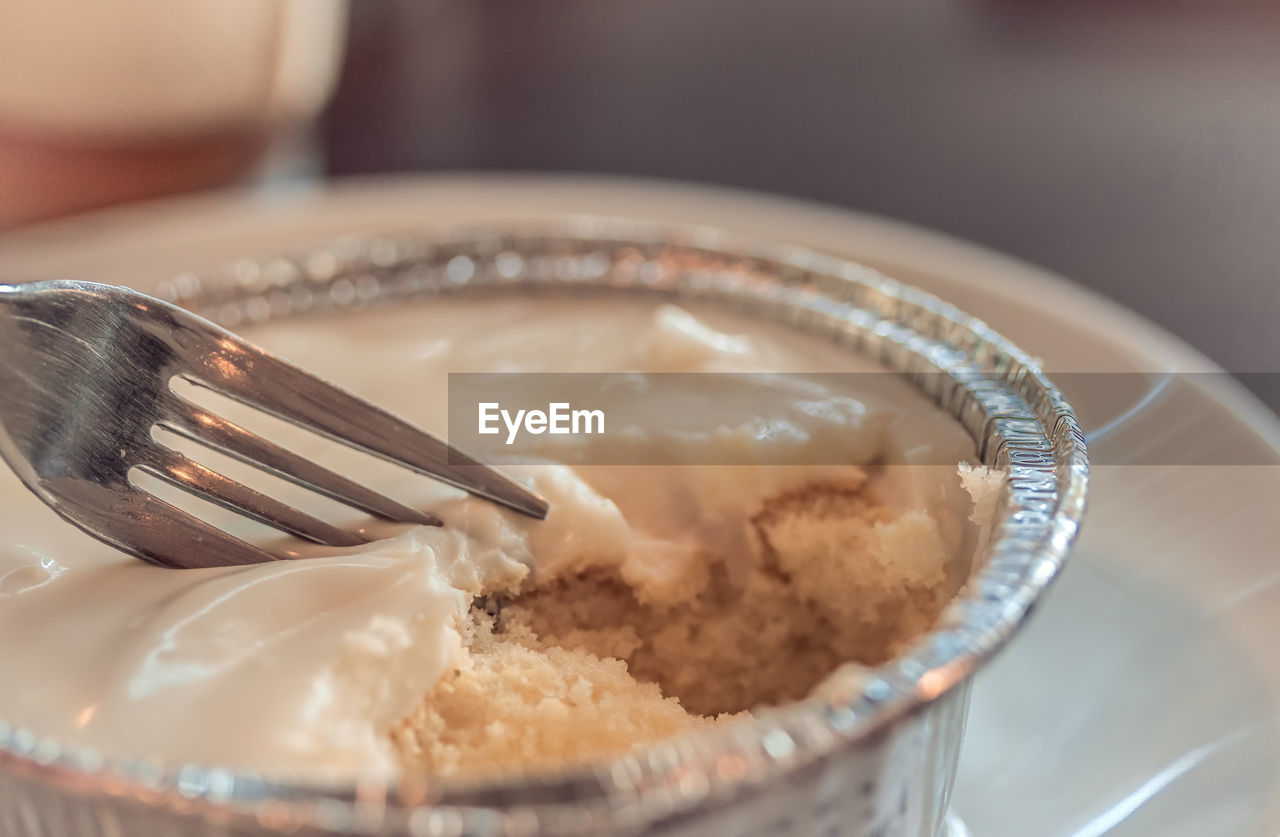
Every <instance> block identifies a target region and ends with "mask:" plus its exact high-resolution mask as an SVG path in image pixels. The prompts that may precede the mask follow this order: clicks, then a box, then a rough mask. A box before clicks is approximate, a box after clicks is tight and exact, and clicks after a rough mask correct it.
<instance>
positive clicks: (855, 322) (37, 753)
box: [0, 216, 1089, 835]
mask: <svg viewBox="0 0 1280 837" xmlns="http://www.w3.org/2000/svg"><path fill="white" fill-rule="evenodd" d="M153 290H154V291H155V292H156V293H157V295H160V296H162V297H165V298H168V299H170V300H172V301H175V302H177V303H179V304H182V305H184V306H187V307H190V308H192V309H193V310H196V311H197V312H199V313H201V314H204V315H205V316H209V317H211V318H212V319H215V320H218V321H220V322H222V323H223V324H224V325H227V326H229V327H236V326H237V325H243V324H253V323H257V322H262V321H266V320H271V319H275V318H279V317H284V316H289V315H294V314H301V313H309V312H312V311H317V310H342V309H348V308H359V307H365V306H371V305H375V304H378V303H383V302H388V301H395V300H401V299H407V298H417V297H429V296H433V295H442V294H452V293H470V292H477V291H483V290H498V291H500V292H504V293H511V292H523V293H537V292H543V291H550V292H561V293H565V292H568V293H587V292H592V291H596V292H612V293H617V292H624V291H632V292H639V293H650V294H653V293H657V294H665V295H674V296H676V297H680V298H700V299H711V300H716V301H718V302H721V303H733V304H735V305H736V306H737V307H739V308H744V309H747V310H748V311H749V312H751V313H754V314H756V315H761V314H764V315H767V316H771V317H773V318H775V319H782V320H783V321H785V322H788V323H789V324H791V325H793V326H795V327H798V328H800V329H802V330H805V331H809V332H815V333H822V334H825V335H826V336H828V337H831V338H834V339H835V340H836V341H837V342H840V343H842V344H844V345H846V346H851V347H853V348H854V349H855V350H856V351H859V352H861V353H863V354H865V355H868V356H871V357H872V358H874V359H877V360H879V361H880V362H882V363H883V364H885V365H886V366H888V367H890V368H891V369H893V370H895V371H898V372H900V373H902V374H903V375H904V376H905V377H907V378H908V379H910V380H912V381H913V382H914V383H916V384H917V385H918V386H920V387H921V388H922V389H924V390H925V391H926V394H928V395H931V396H932V397H934V399H935V400H936V401H937V402H938V403H939V404H940V406H942V407H943V408H944V409H947V410H948V411H949V412H950V413H951V414H952V415H954V416H955V417H957V418H958V419H959V420H960V421H961V422H962V424H964V426H965V427H966V429H967V430H969V432H970V434H971V435H972V436H973V437H974V438H975V441H976V442H977V445H978V449H979V454H980V456H981V457H982V459H983V460H984V461H985V462H987V463H988V464H993V465H998V466H999V467H1001V468H1004V469H1006V470H1007V471H1008V472H1009V480H1008V490H1007V492H1006V500H1005V506H1004V510H1003V512H1002V515H1001V520H1000V522H999V524H998V525H997V527H996V529H995V531H994V532H993V535H992V538H991V540H990V542H989V544H988V547H987V550H986V555H985V556H983V557H982V558H981V559H980V563H979V566H980V569H978V570H977V571H976V572H975V574H974V576H973V578H972V580H971V582H970V584H969V585H968V586H967V587H966V589H965V590H964V591H962V593H961V594H960V596H959V597H958V598H957V599H956V601H955V602H954V603H953V604H952V605H951V606H950V608H949V609H948V611H947V613H946V614H944V616H943V619H942V620H941V622H940V624H939V626H938V627H937V628H936V629H935V630H934V631H932V632H930V633H929V634H927V635H926V636H924V637H922V638H921V640H920V641H919V642H918V643H917V644H916V645H915V646H914V647H913V648H912V650H911V651H910V652H909V653H907V654H905V655H903V656H901V657H899V658H897V659H895V660H893V661H891V662H889V663H887V664H885V665H883V666H880V667H878V668H876V669H873V670H872V671H871V672H870V674H869V675H866V676H863V675H861V674H854V673H852V672H850V671H837V672H836V673H835V674H833V675H832V677H831V678H829V680H828V682H827V687H826V688H824V689H823V695H824V697H823V698H821V699H819V698H816V697H811V698H808V699H805V700H802V701H799V702H797V703H793V704H789V705H787V706H783V707H779V708H777V709H774V710H770V711H768V712H764V713H760V714H759V715H758V716H757V717H755V718H752V719H748V720H744V721H739V722H735V723H733V724H729V725H726V726H724V727H719V728H714V729H711V730H708V731H703V732H695V733H686V734H683V735H681V736H678V737H676V738H673V739H669V740H666V741H662V742H657V743H655V744H652V745H649V746H647V747H644V748H641V749H640V750H638V751H637V752H635V753H632V754H627V755H625V756H620V757H616V758H612V759H607V760H602V761H599V762H592V763H589V764H585V765H583V766H580V767H574V768H569V769H565V770H559V771H539V772H537V773H531V774H528V775H510V776H502V777H496V778H493V779H486V780H439V779H434V778H425V779H424V778H421V777H414V776H409V777H405V778H403V779H402V780H399V781H397V782H394V783H392V784H389V785H387V784H382V783H373V784H370V783H356V784H345V785H327V786H326V785H309V784H290V783H276V782H271V781H266V780H263V779H262V778H260V777H258V776H256V775H255V774H252V773H247V772H243V771H239V772H238V771H232V770H227V769H220V768H212V767H204V766H197V765H178V766H174V765H166V764H161V763H156V762H153V761H146V760H141V761H139V760H123V759H109V758H105V757H103V756H102V755H100V754H97V753H94V752H92V751H89V750H85V749H74V748H63V747H62V746H61V745H59V744H58V742H56V741H53V740H52V739H49V738H41V737H39V736H38V735H36V734H34V733H33V732H31V731H29V730H24V729H20V728H16V727H13V726H11V725H8V724H6V723H5V722H4V721H3V720H0V770H7V771H13V772H15V773H21V774H26V775H37V776H38V777H39V779H40V780H41V781H42V782H43V783H45V784H46V785H49V786H55V787H59V788H61V789H63V790H64V791H65V792H67V793H72V794H79V795H90V796H92V795H102V796H109V797H117V798H119V797H126V798H128V799H131V800H133V801H135V802H136V803H138V804H140V805H143V806H147V807H162V808H167V809H170V810H173V811H175V812H177V813H188V814H190V815H191V816H193V817H199V818H205V819H209V820H213V821H227V820H229V819H230V820H237V819H241V818H246V817H247V818H250V819H251V820H253V821H256V823H257V824H258V825H259V826H263V827H265V828H278V829H280V830H294V829H297V828H312V829H318V830H320V831H322V832H324V831H333V832H341V833H386V832H388V831H393V830H399V829H404V830H412V832H413V833H414V834H416V835H434V834H440V835H444V834H461V833H466V834H471V833H476V834H482V833H494V834H498V833H530V834H532V833H590V832H592V831H596V830H599V829H602V828H606V827H607V828H610V829H614V830H630V829H640V828H645V827H649V826H652V825H653V824H654V823H656V822H659V821H662V820H664V819H667V818H670V817H674V816H678V815H679V814H681V813H682V812H685V811H688V810H689V809H691V808H693V807H695V806H699V805H704V804H707V805H710V804H724V803H726V802H728V801H731V800H732V799H733V798H735V797H737V796H739V795H742V794H745V793H749V792H750V789H751V788H752V787H755V786H758V785H760V784H762V783H768V782H771V781H773V780H776V779H779V778H781V777H783V776H786V775H791V774H793V773H795V772H796V771H799V770H801V769H802V768H805V767H807V766H810V765H813V764H816V763H818V762H821V761H823V760H825V759H827V758H829V757H831V756H833V755H835V754H837V753H838V752H839V751H841V750H842V749H845V748H850V747H857V746H858V745H859V743H860V742H862V743H863V744H866V743H869V742H872V741H874V740H875V739H876V738H877V737H878V736H879V735H880V734H881V733H882V732H883V731H884V730H885V729H886V728H887V727H888V726H889V725H891V724H893V723H895V722H897V721H899V720H901V719H903V718H905V717H906V716H908V715H911V714H913V713H915V712H917V711H919V710H921V709H923V708H924V707H926V706H928V705H929V704H930V703H931V702H932V701H933V700H935V699H937V698H938V697H940V696H941V695H943V694H945V693H947V692H948V691H950V690H951V689H952V688H954V687H955V686H956V685H957V684H959V683H961V682H963V681H964V680H965V679H966V678H968V677H969V675H971V674H972V673H973V671H975V670H976V669H977V667H978V666H979V665H981V664H982V663H983V662H984V661H985V660H986V659H987V658H989V657H990V656H991V655H992V654H993V653H994V652H995V651H997V650H998V649H999V648H1000V647H1001V646H1003V644H1004V643H1005V642H1006V641H1007V640H1008V639H1009V637H1010V636H1011V635H1012V634H1013V632H1014V631H1015V630H1017V628H1018V626H1019V625H1020V624H1021V623H1022V620H1023V619H1024V618H1025V617H1026V615H1027V613H1028V612H1029V611H1030V610H1031V608H1032V607H1033V606H1034V604H1035V603H1036V601H1037V600H1038V598H1039V596H1040V594H1041V593H1043V591H1044V590H1045V589H1046V588H1047V587H1048V586H1049V584H1050V583H1051V582H1052V581H1053V580H1054V579H1055V578H1056V576H1057V574H1058V572H1059V571H1060V569H1061V567H1062V565H1063V562H1064V561H1065V559H1066V556H1067V553H1068V551H1069V549H1070V547H1071V545H1072V543H1073V542H1074V539H1075V537H1076V534H1077V532H1078V529H1079V525H1080V522H1081V518H1082V516H1083V513H1084V507H1085V495H1086V492H1087V486H1088V475H1089V464H1088V455H1087V452H1086V449H1085V444H1084V439H1083V436H1082V434H1081V432H1080V427H1079V423H1078V421H1077V419H1076V416H1075V414H1074V412H1073V411H1072V409H1071V407H1070V406H1069V405H1068V404H1067V402H1066V400H1065V399H1064V398H1063V396H1062V394H1061V393H1060V392H1059V391H1058V390H1057V389H1056V388H1055V387H1054V386H1053V385H1052V383H1050V381H1049V380H1048V379H1047V378H1046V376H1045V375H1044V373H1043V372H1042V371H1041V370H1040V369H1039V367H1038V364H1037V363H1036V362H1035V361H1034V359H1033V358H1031V357H1030V356H1029V355H1027V354H1026V353H1025V352H1023V351H1022V350H1021V349H1019V348H1018V347H1017V346H1015V345H1014V344H1012V343H1010V342H1009V341H1008V340H1006V339H1005V338H1004V337H1002V336H1001V335H999V334H998V333H996V332H994V331H993V330H991V329H990V328H988V327H987V326H986V324H985V323H983V322H981V321H980V320H977V319H975V318H973V317H970V316H968V315H966V314H964V313H962V312H961V311H959V310H958V309H956V308H955V307H954V306H951V305H949V304H947V303H945V302H943V301H942V300H940V299H938V298H937V297H935V296H933V295H931V294H928V293H925V292H923V291H920V290H918V289H915V288H912V287H909V286H906V285H903V284H901V283H898V282H896V281H894V280H892V279H889V278H887V277H884V276H882V275H880V274H879V273H876V272H875V271H872V270H870V269H869V268H866V267H863V266H861V265H858V264H856V263H854V262H851V261H848V260H845V259H839V258H835V257H832V256H826V255H822V254H818V253H815V252H812V251H809V250H804V249H801V248H797V247H790V246H785V245H779V244H761V243H758V242H744V241H740V240H735V239H734V238H733V237H732V236H730V235H728V234H726V233H724V232H721V231H719V230H715V229H710V228H704V227H677V226H672V225H666V224H653V223H649V222H643V221H636V220H629V219H617V218H602V217H597V216H573V217H568V218H563V219H558V220H554V221H540V222H529V221H520V222H511V223H505V224H503V223H494V224H490V225H488V226H486V227H485V228H483V229H477V228H475V227H471V228H469V229H466V230H456V231H445V232H433V233H428V234H418V233H407V234H395V235H389V236H379V237H369V238H344V239H339V240H338V241H335V242H331V243H330V244H327V245H324V246H321V247H317V248H313V249H310V250H307V251H304V252H300V253H295V254H293V255H291V256H284V257H277V258H271V259H265V260H260V261H258V260H244V261H241V262H237V263H235V264H233V265H231V266H229V267H228V268H227V269H225V270H224V271H221V272H217V273H214V274H211V275H207V276H195V275H193V274H184V275H181V276H177V277H174V278H173V279H171V280H169V281H167V282H164V283H162V284H161V286H160V287H158V288H155V289H153ZM938 372H945V373H948V374H947V375H938V374H937V373H938ZM424 806H430V807H424Z"/></svg>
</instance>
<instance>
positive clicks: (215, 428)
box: [160, 397, 443, 526]
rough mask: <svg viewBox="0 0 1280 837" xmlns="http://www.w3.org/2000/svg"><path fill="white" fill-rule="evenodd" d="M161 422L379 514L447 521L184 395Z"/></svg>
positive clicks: (235, 456)
mask: <svg viewBox="0 0 1280 837" xmlns="http://www.w3.org/2000/svg"><path fill="white" fill-rule="evenodd" d="M160 426H162V427H164V428H165V429H167V430H170V431H172V432H173V433H176V434H178V435H179V436H182V437H183V438H186V439H190V440H191V441H193V442H196V443H198V444H201V445H204V446H205V447H208V448H211V449H213V450H216V451H220V452H221V453H224V454H226V455H227V456H230V457H232V458H233V459H237V460H239V461H241V462H243V463H245V464H246V465H252V466H254V467H256V468H261V469H262V470H264V471H267V472H268V473H271V474H274V475H275V476H277V477H280V478H281V479H286V480H288V481H289V482H292V483H294V484H296V485H300V486H302V487H303V488H308V489H310V490H312V491H315V492H316V493H317V494H322V495H324V496H325V497H329V498H330V499H333V500H337V501H338V502H340V503H344V504H346V505H348V506H352V507H353V508H357V509H360V510H361V511H366V512H368V513H369V514H372V515H374V516H375V517H381V518H384V519H386V520H394V521H396V522H398V523H416V524H419V525H421V526H441V525H443V524H442V522H441V520H440V518H438V517H436V516H435V515H433V514H430V513H428V512H424V511H419V510H417V509H413V508H410V507H409V506H406V505H404V504H403V503H398V502H396V501H395V500H392V499H391V498H390V497H386V496H384V495H382V494H379V493H378V492H376V491H372V490H370V489H368V488H365V487H364V486H362V485H360V484H358V483H355V482H352V481H351V480H349V479H347V478H346V477H343V476H341V475H339V474H335V473H334V472H333V471H330V470H329V469H328V468H324V467H321V466H320V465H317V464H315V463H314V462H312V461H311V460H309V459H305V458H303V457H301V456H299V455H298V454H296V453H293V452H292V451H290V450H287V449H286V448H283V447H281V446H279V445H277V444H275V443H274V442H271V441H268V440H267V439H264V438H262V437H261V436H258V435H256V434H254V433H250V432H249V431H248V430H245V429H244V428H243V427H240V426H239V425H237V424H235V423H234V422H231V421H228V420H226V419H224V418H223V417H221V416H218V415H215V414H214V413H210V412H209V411H208V410H204V409H202V408H200V407H198V406H196V405H195V404H192V403H191V402H189V401H187V400H185V399H182V398H177V397H175V398H174V400H173V403H172V405H171V406H170V414H169V415H168V416H167V417H166V418H165V419H164V420H163V421H161V422H160Z"/></svg>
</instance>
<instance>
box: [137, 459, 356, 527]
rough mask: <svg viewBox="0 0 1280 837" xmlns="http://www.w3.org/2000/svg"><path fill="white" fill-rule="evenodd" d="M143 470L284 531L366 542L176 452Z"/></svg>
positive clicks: (148, 463)
mask: <svg viewBox="0 0 1280 837" xmlns="http://www.w3.org/2000/svg"><path fill="white" fill-rule="evenodd" d="M137 467H138V468H139V469H140V470H142V471H144V472H146V473H148V474H151V475H152V476H155V477H158V478H159V479H162V480H164V481H165V482H168V483H171V484H172V485H175V486H177V487H178V488H181V489H183V490H185V491H187V492H189V493H191V494H194V495H195V496H197V497H200V498H201V499H204V500H208V501H209V502H211V503H216V504H217V505H219V506H222V507H223V508H226V509H229V510H231V511H233V512H236V513H237V514H241V515H244V516H245V517H248V518H251V519H253V520H257V521H258V522H260V523H265V524H266V525H268V526H272V527H274V528H276V529H280V530H281V531H284V532H288V533H290V534H293V535H297V536H298V537H300V538H306V539H307V540H309V541H314V542H316V543H321V544H326V545H328V546H359V545H361V544H363V543H366V541H365V539H364V538H361V537H360V536H359V535H357V534H355V533H354V532H348V531H347V530H345V529H339V528H338V527H337V526H333V525H331V524H329V523H325V522H324V521H323V520H320V519H318V518H315V517H312V516H311V515H309V514H307V513H306V512H302V511H299V510H298V509H295V508H293V507H292V506H290V505H287V504H285V503H282V502H280V501H279V500H273V499H272V498H270V497H268V496H267V495H265V494H262V493H261V492H258V491H255V490H253V489H252V488H249V487H248V486H247V485H242V484H240V483H238V482H236V481H235V480H233V479H230V478H228V477H226V476H223V475H222V474H219V473H218V472H217V471H213V470H211V469H209V468H206V467H205V466H203V465H201V464H200V463H198V462H195V461H194V460H191V459H188V458H187V457H185V456H183V455H182V454H180V453H178V452H176V451H170V450H165V449H161V450H160V451H157V452H155V453H153V454H152V455H150V456H149V457H148V458H147V459H145V460H144V461H142V462H139V463H138V466H137Z"/></svg>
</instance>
